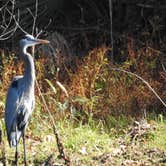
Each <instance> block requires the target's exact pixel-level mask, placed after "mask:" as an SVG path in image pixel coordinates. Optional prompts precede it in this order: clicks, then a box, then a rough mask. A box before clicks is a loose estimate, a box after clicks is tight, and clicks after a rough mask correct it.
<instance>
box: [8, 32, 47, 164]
mask: <svg viewBox="0 0 166 166" xmlns="http://www.w3.org/2000/svg"><path fill="white" fill-rule="evenodd" d="M41 43H49V41H47V40H42V39H36V38H34V37H33V36H32V35H26V36H25V37H24V38H23V39H21V40H20V51H21V58H22V59H23V61H24V64H25V71H24V75H23V76H16V77H14V79H13V81H12V83H11V85H10V87H9V90H8V93H7V98H6V106H5V123H6V131H7V137H8V142H9V145H10V147H16V153H15V165H16V166H17V163H18V162H17V161H18V148H17V145H18V143H19V140H20V137H21V136H22V139H23V145H24V164H25V166H27V161H26V146H25V129H26V126H27V125H28V122H29V120H30V117H31V115H32V112H33V109H34V103H35V95H34V85H35V65H34V61H33V57H32V56H31V55H30V54H29V53H28V52H27V48H28V47H30V46H34V45H36V44H41Z"/></svg>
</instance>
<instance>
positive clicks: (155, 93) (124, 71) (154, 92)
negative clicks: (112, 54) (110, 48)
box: [110, 67, 166, 107]
mask: <svg viewBox="0 0 166 166" xmlns="http://www.w3.org/2000/svg"><path fill="white" fill-rule="evenodd" d="M110 70H114V71H120V72H123V73H127V74H129V75H132V76H134V77H136V78H138V79H140V80H141V81H142V82H143V83H144V84H146V85H147V87H148V88H149V89H150V90H151V91H152V92H153V94H154V95H155V96H156V97H157V98H158V99H159V100H160V102H161V103H162V104H163V105H164V107H166V103H165V102H164V101H163V100H162V99H161V97H160V96H159V95H158V94H157V92H156V91H155V90H154V89H153V88H152V87H151V86H150V84H149V83H148V82H147V81H146V80H144V79H143V78H142V77H140V76H139V75H137V74H135V73H132V72H130V71H126V70H124V69H120V68H112V67H110Z"/></svg>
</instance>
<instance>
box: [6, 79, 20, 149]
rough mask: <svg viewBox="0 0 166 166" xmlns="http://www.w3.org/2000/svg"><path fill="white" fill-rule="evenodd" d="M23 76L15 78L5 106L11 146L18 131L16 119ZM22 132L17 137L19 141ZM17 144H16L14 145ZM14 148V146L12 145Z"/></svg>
mask: <svg viewBox="0 0 166 166" xmlns="http://www.w3.org/2000/svg"><path fill="white" fill-rule="evenodd" d="M21 79H22V76H17V77H14V79H13V81H12V83H11V85H10V87H9V90H8V93H7V98H6V106H5V123H6V130H7V135H8V140H9V144H10V145H11V141H12V140H15V138H13V137H16V136H15V130H16V125H17V124H16V117H17V111H18V110H17V109H18V106H19V103H20V102H19V100H20V95H21V89H20V88H18V84H19V81H21ZM20 135H21V132H19V131H18V133H17V137H18V139H19V137H20ZM13 144H15V143H13ZM11 146H12V145H11Z"/></svg>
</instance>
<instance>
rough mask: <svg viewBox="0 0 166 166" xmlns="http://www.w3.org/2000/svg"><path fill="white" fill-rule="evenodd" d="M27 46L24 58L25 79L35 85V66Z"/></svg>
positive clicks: (29, 83) (24, 50)
mask: <svg viewBox="0 0 166 166" xmlns="http://www.w3.org/2000/svg"><path fill="white" fill-rule="evenodd" d="M26 49H27V48H26V47H25V48H24V49H23V52H22V54H23V60H24V64H25V71H24V80H25V81H26V82H27V83H28V85H31V86H34V81H35V66H34V60H33V57H32V56H31V55H30V54H29V53H28V52H27V51H26Z"/></svg>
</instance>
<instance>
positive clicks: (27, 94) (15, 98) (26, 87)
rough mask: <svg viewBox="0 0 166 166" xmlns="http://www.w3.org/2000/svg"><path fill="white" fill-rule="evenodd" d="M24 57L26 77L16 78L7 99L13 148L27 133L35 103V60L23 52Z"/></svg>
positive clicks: (7, 120)
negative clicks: (22, 135)
mask: <svg viewBox="0 0 166 166" xmlns="http://www.w3.org/2000/svg"><path fill="white" fill-rule="evenodd" d="M23 55H24V56H23V59H24V61H25V62H26V63H25V72H24V76H16V77H14V79H13V81H12V83H11V85H10V88H9V90H8V93H7V99H6V108H5V123H6V129H7V136H8V141H9V144H10V146H11V147H13V146H16V144H17V143H18V142H19V139H20V136H21V134H22V132H24V131H25V129H26V126H27V124H28V122H29V119H30V117H31V115H32V112H33V109H34V102H35V97H34V82H35V68H34V62H33V58H32V57H31V56H30V55H29V54H26V55H25V52H23ZM16 130H17V131H16ZM16 132H17V133H16ZM16 135H17V137H16Z"/></svg>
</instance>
